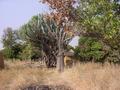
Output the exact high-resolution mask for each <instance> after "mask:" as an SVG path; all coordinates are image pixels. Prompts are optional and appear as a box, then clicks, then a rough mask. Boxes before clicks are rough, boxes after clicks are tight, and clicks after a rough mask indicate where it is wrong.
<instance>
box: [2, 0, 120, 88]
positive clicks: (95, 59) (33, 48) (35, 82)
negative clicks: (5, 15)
mask: <svg viewBox="0 0 120 90" xmlns="http://www.w3.org/2000/svg"><path fill="white" fill-rule="evenodd" d="M41 1H42V2H41V3H43V4H47V5H48V6H49V7H50V10H51V11H50V13H47V14H39V15H35V16H33V17H32V18H31V19H30V20H29V21H28V22H27V23H25V24H23V25H22V26H21V27H20V28H19V29H18V30H13V29H12V28H10V27H8V28H6V29H5V31H4V35H3V38H2V43H3V47H4V49H3V50H1V51H0V52H1V53H2V54H3V56H4V59H5V60H4V62H5V63H3V64H5V69H2V70H1V71H0V90H26V89H25V88H27V87H29V89H28V88H27V89H28V90H30V89H31V88H32V89H33V87H40V86H41V85H43V87H45V88H48V86H50V87H49V88H54V89H50V90H120V77H119V75H120V4H119V1H118V0H112V1H111V0H100V1H99V2H98V0H78V1H77V0H41ZM75 36H78V37H79V40H78V46H76V47H72V46H70V45H69V43H70V41H71V40H72V39H73V38H74V37H75ZM71 51H72V54H71V55H70V54H69V55H70V58H71V59H72V60H73V61H74V62H75V63H74V65H72V66H71V67H67V66H65V68H64V57H65V53H67V52H71ZM68 57H69V56H68ZM29 60H31V61H29ZM39 60H40V61H44V65H41V64H40V63H39ZM56 68H57V69H56ZM58 71H59V72H58ZM44 85H46V86H44ZM32 86H33V87H32ZM45 90H47V89H45Z"/></svg>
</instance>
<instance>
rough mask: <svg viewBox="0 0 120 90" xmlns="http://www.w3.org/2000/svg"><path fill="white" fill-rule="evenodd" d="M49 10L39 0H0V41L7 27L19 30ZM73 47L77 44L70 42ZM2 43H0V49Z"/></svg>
mask: <svg viewBox="0 0 120 90" xmlns="http://www.w3.org/2000/svg"><path fill="white" fill-rule="evenodd" d="M48 11H49V8H48V7H47V6H46V5H43V4H41V3H39V0H0V40H1V37H2V34H3V30H4V29H5V28H7V27H12V28H13V29H17V28H19V27H20V26H21V25H23V24H24V23H26V22H28V20H30V18H31V17H32V16H34V15H36V14H38V13H46V12H48ZM71 43H72V45H73V46H75V45H76V44H77V42H73V41H72V42H71ZM1 48H2V43H1V42H0V49H1Z"/></svg>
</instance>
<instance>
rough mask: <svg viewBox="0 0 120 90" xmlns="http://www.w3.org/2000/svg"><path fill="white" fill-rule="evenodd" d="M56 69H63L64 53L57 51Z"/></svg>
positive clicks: (60, 70) (61, 70)
mask: <svg viewBox="0 0 120 90" xmlns="http://www.w3.org/2000/svg"><path fill="white" fill-rule="evenodd" d="M57 70H58V71H59V72H63V71H64V54H63V53H61V52H59V56H58V57H57Z"/></svg>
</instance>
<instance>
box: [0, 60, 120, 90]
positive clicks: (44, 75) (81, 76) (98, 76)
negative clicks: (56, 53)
mask: <svg viewBox="0 0 120 90" xmlns="http://www.w3.org/2000/svg"><path fill="white" fill-rule="evenodd" d="M26 63H28V62H13V63H11V62H7V63H6V64H7V65H6V66H7V68H6V69H5V70H2V71H0V90H19V88H21V87H26V86H29V85H33V84H37V85H41V84H42V85H43V84H45V85H66V86H69V87H71V88H73V89H74V90H120V67H119V66H114V65H109V64H106V65H105V66H104V67H102V66H101V65H100V64H94V63H87V64H78V65H76V66H75V67H73V68H71V69H65V71H64V72H63V73H61V74H59V73H58V72H57V71H56V70H55V69H46V68H36V67H34V68H33V67H28V65H26ZM29 64H30V63H29Z"/></svg>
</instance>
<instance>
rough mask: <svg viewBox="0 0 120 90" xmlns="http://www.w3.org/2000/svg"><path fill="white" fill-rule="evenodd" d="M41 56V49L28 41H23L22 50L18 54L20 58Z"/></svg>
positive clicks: (29, 58) (26, 58)
mask: <svg viewBox="0 0 120 90" xmlns="http://www.w3.org/2000/svg"><path fill="white" fill-rule="evenodd" d="M39 57H41V51H39V49H38V48H35V47H34V46H33V45H31V44H30V43H24V44H23V45H22V51H21V52H20V54H19V58H20V59H21V60H31V59H36V58H39Z"/></svg>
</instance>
